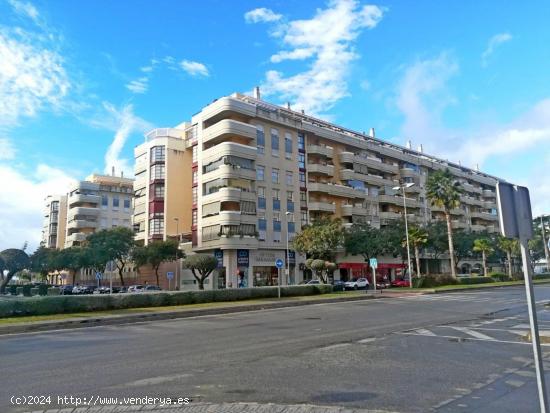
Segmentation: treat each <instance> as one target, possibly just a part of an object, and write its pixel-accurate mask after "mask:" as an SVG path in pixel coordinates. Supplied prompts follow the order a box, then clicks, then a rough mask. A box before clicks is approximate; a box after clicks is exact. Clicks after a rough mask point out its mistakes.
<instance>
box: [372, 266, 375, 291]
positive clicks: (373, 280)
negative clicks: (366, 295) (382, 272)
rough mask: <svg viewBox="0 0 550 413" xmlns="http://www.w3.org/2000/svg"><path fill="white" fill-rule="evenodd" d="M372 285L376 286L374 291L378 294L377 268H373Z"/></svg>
mask: <svg viewBox="0 0 550 413" xmlns="http://www.w3.org/2000/svg"><path fill="white" fill-rule="evenodd" d="M372 285H373V286H374V287H373V288H374V291H375V292H376V268H374V267H372Z"/></svg>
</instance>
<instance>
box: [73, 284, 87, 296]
mask: <svg viewBox="0 0 550 413" xmlns="http://www.w3.org/2000/svg"><path fill="white" fill-rule="evenodd" d="M85 290H86V286H84V285H75V286H74V287H73V289H72V294H84V291H85Z"/></svg>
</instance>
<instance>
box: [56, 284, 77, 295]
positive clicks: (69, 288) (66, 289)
mask: <svg viewBox="0 0 550 413" xmlns="http://www.w3.org/2000/svg"><path fill="white" fill-rule="evenodd" d="M73 288H74V285H62V286H60V287H59V290H60V291H59V294H62V295H67V294H72V293H73Z"/></svg>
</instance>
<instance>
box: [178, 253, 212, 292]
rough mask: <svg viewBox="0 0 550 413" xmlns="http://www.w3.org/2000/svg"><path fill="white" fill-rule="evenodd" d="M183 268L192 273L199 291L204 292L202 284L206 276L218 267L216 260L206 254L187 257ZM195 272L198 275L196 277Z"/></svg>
mask: <svg viewBox="0 0 550 413" xmlns="http://www.w3.org/2000/svg"><path fill="white" fill-rule="evenodd" d="M183 266H184V267H185V268H188V269H190V270H191V272H192V273H193V277H195V279H196V280H197V282H198V283H199V290H204V282H205V281H206V279H207V278H208V276H209V275H210V274H211V273H212V271H214V270H215V269H216V268H217V267H218V259H217V258H216V257H214V256H213V255H208V254H193V255H189V256H188V257H187V258H186V259H185V260H184V261H183ZM197 272H198V273H199V275H197Z"/></svg>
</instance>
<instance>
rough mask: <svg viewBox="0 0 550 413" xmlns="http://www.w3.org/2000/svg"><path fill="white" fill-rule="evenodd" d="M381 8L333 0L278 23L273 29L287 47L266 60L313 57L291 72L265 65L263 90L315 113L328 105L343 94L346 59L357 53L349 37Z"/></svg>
mask: <svg viewBox="0 0 550 413" xmlns="http://www.w3.org/2000/svg"><path fill="white" fill-rule="evenodd" d="M383 12H384V10H383V9H382V8H380V7H377V6H372V5H364V6H361V5H360V4H359V3H358V2H357V1H354V0H332V1H330V2H329V3H328V7H327V8H326V9H322V10H321V9H319V10H317V12H316V14H315V16H314V17H313V18H311V19H307V20H294V21H290V22H288V23H286V24H280V25H279V26H278V27H277V30H276V31H275V33H272V35H273V36H275V37H277V38H280V39H281V41H282V43H283V44H284V45H285V46H286V47H287V48H288V49H285V50H281V51H280V52H278V53H276V54H274V55H273V56H271V61H272V62H273V63H279V62H282V61H285V60H304V59H313V61H312V62H311V63H310V65H309V68H308V70H306V71H303V72H300V73H297V74H295V75H291V76H284V75H283V73H281V72H279V71H276V70H269V71H268V72H267V73H266V80H265V82H264V83H263V84H262V89H263V93H264V95H266V96H269V95H276V96H278V97H279V98H280V99H281V100H283V101H290V102H292V103H293V105H292V106H293V107H295V108H297V109H303V110H306V111H308V112H312V113H314V114H319V113H320V112H323V111H326V110H328V109H330V108H331V107H333V106H334V105H335V104H336V102H338V101H339V100H340V99H342V98H344V97H345V96H347V95H348V88H347V81H346V78H347V76H348V72H349V68H350V64H351V62H352V61H353V60H354V59H356V58H358V55H357V53H355V51H354V50H353V44H354V41H355V40H356V39H357V37H358V36H359V34H360V33H361V32H362V31H363V29H372V28H374V27H376V25H377V24H378V23H379V22H380V20H381V19H382V15H383ZM277 20H278V19H277Z"/></svg>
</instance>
